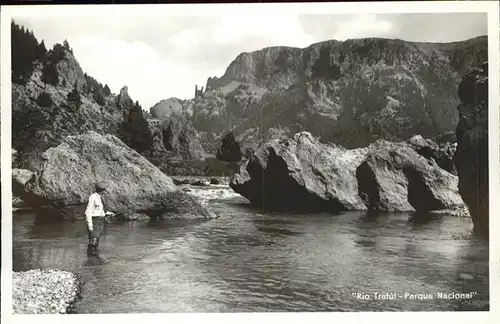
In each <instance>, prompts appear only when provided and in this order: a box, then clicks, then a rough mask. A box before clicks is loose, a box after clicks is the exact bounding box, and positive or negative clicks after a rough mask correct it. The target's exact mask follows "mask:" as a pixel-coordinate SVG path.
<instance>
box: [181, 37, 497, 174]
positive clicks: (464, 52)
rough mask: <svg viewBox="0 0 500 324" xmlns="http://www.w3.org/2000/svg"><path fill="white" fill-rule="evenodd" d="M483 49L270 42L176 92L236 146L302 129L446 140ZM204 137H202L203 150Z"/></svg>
mask: <svg viewBox="0 0 500 324" xmlns="http://www.w3.org/2000/svg"><path fill="white" fill-rule="evenodd" d="M487 52H488V51H487V38H486V37H478V38H473V39H470V40H467V41H463V42H455V43H447V44H437V43H415V42H406V41H402V40H391V39H380V38H367V39H351V40H346V41H343V42H339V41H327V42H322V43H317V44H312V45H311V46H309V47H307V48H291V47H269V48H265V49H262V50H259V51H254V52H251V53H242V54H240V55H238V56H237V57H236V58H235V60H234V61H233V62H231V64H230V65H229V66H228V68H227V70H226V72H225V73H224V75H223V76H222V77H220V78H217V77H214V78H209V79H208V80H207V85H206V88H205V89H206V90H205V93H204V94H203V96H197V97H196V98H193V99H192V100H187V101H185V102H183V103H182V108H181V110H182V111H183V112H184V113H185V114H186V115H187V116H188V117H189V118H190V119H191V120H192V121H193V125H194V127H195V128H196V129H197V130H199V131H200V132H203V133H206V136H207V139H209V138H212V137H213V138H215V139H220V138H221V137H222V136H223V134H225V133H226V132H227V131H229V130H232V132H233V134H234V136H235V138H236V139H237V140H238V141H239V142H240V143H241V144H242V146H244V147H253V148H256V147H258V146H260V145H262V144H264V143H266V142H267V141H268V140H270V139H273V138H278V137H280V138H287V137H290V136H293V134H295V133H297V132H300V131H304V130H306V131H309V132H311V134H312V135H313V136H320V137H321V140H322V141H324V142H328V141H330V142H333V143H337V144H339V145H342V146H344V147H347V148H359V147H365V146H367V145H369V144H370V143H373V142H374V141H376V140H378V139H385V140H389V141H401V140H407V139H408V138H410V137H411V136H413V135H415V134H421V135H422V136H424V137H425V138H431V139H438V138H439V139H445V140H446V141H448V142H454V141H455V140H454V139H453V138H452V137H453V136H451V135H450V134H452V133H454V130H455V127H456V125H457V123H458V113H457V111H456V109H455V107H456V106H457V105H458V103H459V102H458V98H457V97H456V89H457V87H458V84H459V83H460V79H461V76H462V75H463V74H464V73H466V71H469V70H470V69H471V68H472V67H473V66H476V65H477V64H479V63H481V62H482V61H484V60H486V59H487ZM450 136H451V137H450ZM213 142H214V141H211V140H207V141H204V142H202V145H204V148H205V149H206V150H207V152H211V150H212V149H213V147H212V146H211V145H212V143H213ZM449 167H451V166H449ZM447 168H448V167H447Z"/></svg>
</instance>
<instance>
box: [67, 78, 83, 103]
mask: <svg viewBox="0 0 500 324" xmlns="http://www.w3.org/2000/svg"><path fill="white" fill-rule="evenodd" d="M67 101H68V105H69V106H70V107H72V108H74V109H78V108H80V106H81V105H82V97H81V95H80V92H78V85H77V83H76V81H75V84H74V86H73V90H71V92H69V93H68V96H67Z"/></svg>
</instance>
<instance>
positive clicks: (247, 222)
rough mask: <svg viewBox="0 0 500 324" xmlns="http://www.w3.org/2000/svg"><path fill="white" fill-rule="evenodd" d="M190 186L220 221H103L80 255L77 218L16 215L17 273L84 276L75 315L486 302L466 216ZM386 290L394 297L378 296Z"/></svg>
mask: <svg viewBox="0 0 500 324" xmlns="http://www.w3.org/2000/svg"><path fill="white" fill-rule="evenodd" d="M191 189H192V191H191V193H192V194H195V195H196V196H198V197H200V198H202V199H203V200H202V201H203V202H204V203H206V204H208V205H209V206H210V208H212V209H213V210H214V211H215V212H216V213H218V214H220V215H221V217H220V218H219V219H216V220H210V221H162V222H155V223H153V222H148V221H145V222H127V223H112V224H108V226H107V230H106V234H105V236H104V237H103V238H102V240H101V244H100V254H99V257H88V256H87V254H86V244H87V242H86V241H87V233H86V230H85V224H84V222H83V221H79V222H78V221H77V222H63V223H58V224H45V225H38V224H37V225H35V223H34V215H33V214H30V213H16V214H15V215H14V222H13V249H14V254H13V264H14V271H23V270H28V269H33V268H58V269H62V270H68V271H72V272H75V273H77V274H78V275H80V276H81V278H82V279H83V286H82V296H83V298H82V299H81V300H80V301H78V302H77V304H76V312H77V313H131V312H134V313H137V312H142V313H144V312H154V313H166V312H271V311H273V312H278V311H302V312H308V311H451V310H485V309H487V308H488V307H489V302H488V300H489V293H488V291H489V288H488V281H489V277H488V244H487V243H486V242H484V241H481V240H478V239H476V238H474V237H472V235H471V234H470V229H471V221H470V219H466V218H456V217H452V216H447V215H439V216H430V215H428V216H425V217H419V218H418V221H416V220H415V217H414V215H411V214H408V213H377V214H374V213H366V212H346V213H342V214H339V215H331V214H326V213H325V214H309V215H304V214H293V213H290V214H283V213H280V214H272V213H271V214H268V213H266V214H265V215H263V214H259V212H258V211H257V210H254V209H252V208H251V207H250V206H249V204H248V202H247V201H246V200H245V199H244V198H242V197H239V196H238V195H236V194H234V193H232V191H231V190H230V189H229V188H227V187H224V186H210V187H208V188H198V189H195V188H191ZM463 274H467V275H468V277H469V278H466V279H463V278H464V275H463ZM470 276H471V277H470ZM386 292H387V293H395V295H392V296H391V297H392V298H394V299H379V298H375V294H374V293H379V294H383V293H386ZM469 292H471V293H472V295H471V296H463V295H462V296H456V297H455V298H454V299H443V297H444V296H450V295H449V294H452V293H469ZM416 294H420V295H416ZM438 294H446V295H438ZM378 296H381V295H378ZM412 297H413V298H412ZM469 297H471V298H469ZM414 298H417V299H414ZM418 298H420V299H418ZM429 298H433V299H429Z"/></svg>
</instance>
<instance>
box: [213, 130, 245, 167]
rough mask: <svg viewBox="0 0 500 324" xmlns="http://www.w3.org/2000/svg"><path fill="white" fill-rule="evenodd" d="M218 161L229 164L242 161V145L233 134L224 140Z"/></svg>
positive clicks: (218, 153) (218, 154)
mask: <svg viewBox="0 0 500 324" xmlns="http://www.w3.org/2000/svg"><path fill="white" fill-rule="evenodd" d="M216 156H217V159H219V160H221V161H227V162H238V161H241V158H242V157H243V155H242V154H241V147H240V143H238V142H237V141H236V139H235V138H234V135H233V133H232V132H229V133H228V134H227V135H226V136H224V138H223V139H222V145H221V147H220V148H219V150H218V151H217V154H216Z"/></svg>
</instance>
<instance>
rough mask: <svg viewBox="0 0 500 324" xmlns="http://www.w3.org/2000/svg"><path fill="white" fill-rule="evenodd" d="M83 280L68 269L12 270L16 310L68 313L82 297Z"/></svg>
mask: <svg viewBox="0 0 500 324" xmlns="http://www.w3.org/2000/svg"><path fill="white" fill-rule="evenodd" d="M79 294H80V280H79V279H78V277H77V276H76V275H75V274H73V273H71V272H67V271H61V270H54V269H44V270H39V269H37V270H29V271H24V272H13V277H12V308H13V313H14V314H65V313H70V312H71V311H72V305H73V303H74V302H75V301H76V300H77V299H78V298H79Z"/></svg>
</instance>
